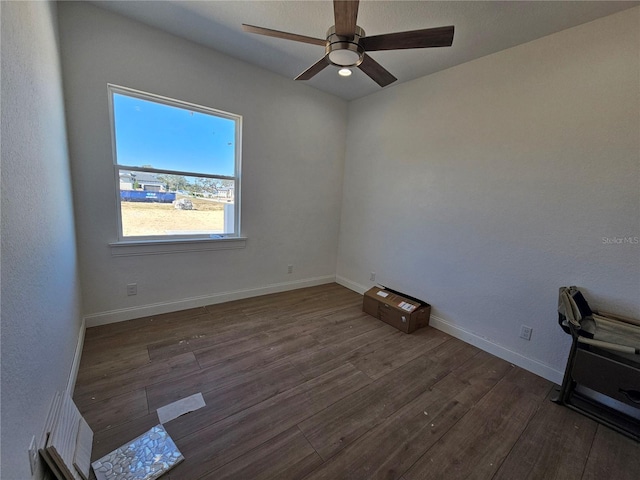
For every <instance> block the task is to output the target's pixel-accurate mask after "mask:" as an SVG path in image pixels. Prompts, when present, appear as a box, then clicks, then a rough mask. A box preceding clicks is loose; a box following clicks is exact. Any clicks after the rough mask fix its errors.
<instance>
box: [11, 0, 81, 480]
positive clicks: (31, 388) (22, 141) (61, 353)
mask: <svg viewBox="0 0 640 480" xmlns="http://www.w3.org/2000/svg"><path fill="white" fill-rule="evenodd" d="M1 30H2V39H1V44H2V54H1V57H2V68H1V71H2V90H1V96H2V115H1V116H2V119H1V122H2V195H1V198H2V440H1V443H2V468H1V471H0V477H1V478H3V479H4V478H6V479H26V478H30V477H31V475H30V470H29V462H28V457H27V449H28V447H29V442H30V441H31V437H32V435H36V438H38V439H39V437H40V435H41V433H42V430H43V428H44V422H45V418H46V415H47V413H48V410H49V405H50V402H51V400H52V399H53V396H54V393H55V392H56V390H64V389H66V387H67V381H68V379H69V374H70V371H71V366H72V362H73V358H74V352H75V348H76V343H77V340H78V335H79V332H80V327H81V305H80V291H79V277H78V274H77V262H76V241H75V233H74V220H73V203H72V198H71V181H70V174H69V161H68V154H67V139H66V131H65V119H64V109H63V107H64V105H63V99H62V83H61V78H60V64H59V56H58V45H57V44H58V39H57V26H56V13H55V4H50V3H45V2H2V27H1Z"/></svg>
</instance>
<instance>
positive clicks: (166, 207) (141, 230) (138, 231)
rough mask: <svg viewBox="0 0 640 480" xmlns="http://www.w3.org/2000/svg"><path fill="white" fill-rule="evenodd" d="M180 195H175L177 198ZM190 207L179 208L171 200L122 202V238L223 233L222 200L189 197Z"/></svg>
mask: <svg viewBox="0 0 640 480" xmlns="http://www.w3.org/2000/svg"><path fill="white" fill-rule="evenodd" d="M180 198H184V197H180V196H178V200H179V199H180ZM189 200H191V202H192V203H193V210H180V209H177V208H175V207H174V206H173V204H171V203H145V202H122V203H121V206H122V210H121V211H122V229H123V231H124V232H123V233H124V236H125V237H130V236H147V235H171V234H178V233H223V231H224V205H225V204H224V203H221V202H218V201H213V200H207V199H200V198H189Z"/></svg>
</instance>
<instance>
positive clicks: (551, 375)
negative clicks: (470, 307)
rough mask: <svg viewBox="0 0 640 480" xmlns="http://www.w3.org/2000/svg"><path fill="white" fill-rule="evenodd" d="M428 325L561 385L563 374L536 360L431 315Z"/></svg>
mask: <svg viewBox="0 0 640 480" xmlns="http://www.w3.org/2000/svg"><path fill="white" fill-rule="evenodd" d="M429 325H430V326H432V327H434V328H437V329H438V330H440V331H442V332H445V333H448V334H449V335H451V336H452V337H455V338H457V339H459V340H462V341H463V342H467V343H470V344H471V345H473V346H475V347H478V348H479V349H481V350H484V351H485V352H489V353H490V354H492V355H495V356H496V357H498V358H502V359H503V360H506V361H507V362H509V363H513V364H514V365H517V366H518V367H521V368H524V369H525V370H528V371H530V372H532V373H535V374H536V375H538V376H540V377H542V378H545V379H547V380H549V381H551V382H553V383H556V384H558V385H561V384H562V377H563V375H564V372H561V371H559V370H556V369H555V368H553V367H551V366H549V365H546V364H544V363H542V362H539V361H538V360H534V359H532V358H529V357H525V356H524V355H521V354H519V353H517V352H514V351H513V350H509V349H508V348H506V347H503V346H502V345H498V344H497V343H493V342H491V341H490V340H487V339H486V338H483V337H481V336H479V335H476V334H475V333H472V332H469V331H468V330H465V329H463V328H460V327H457V326H455V325H452V324H451V323H449V322H447V321H446V320H444V319H442V318H440V317H437V316H435V315H433V314H432V315H431V319H430V320H429Z"/></svg>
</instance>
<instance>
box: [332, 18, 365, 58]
mask: <svg viewBox="0 0 640 480" xmlns="http://www.w3.org/2000/svg"><path fill="white" fill-rule="evenodd" d="M335 31H336V30H335V26H333V27H331V28H330V29H329V30H328V31H327V45H326V47H325V53H326V55H327V59H328V60H329V63H331V64H332V65H335V66H336V67H357V66H358V65H360V64H361V63H362V61H363V60H364V48H363V47H362V46H361V45H360V43H359V42H360V38H361V37H363V36H364V30H363V29H362V28H360V27H356V32H355V34H354V37H353V38H348V37H341V36H339V35H336V33H335Z"/></svg>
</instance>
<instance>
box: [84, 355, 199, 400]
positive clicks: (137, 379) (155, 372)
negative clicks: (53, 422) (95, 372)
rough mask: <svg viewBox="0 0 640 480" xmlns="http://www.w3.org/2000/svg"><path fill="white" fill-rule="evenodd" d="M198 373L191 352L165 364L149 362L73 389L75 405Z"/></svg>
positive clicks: (164, 361) (197, 366)
mask: <svg viewBox="0 0 640 480" xmlns="http://www.w3.org/2000/svg"><path fill="white" fill-rule="evenodd" d="M199 369H200V366H199V365H198V362H197V361H196V357H195V355H194V354H193V353H192V352H188V353H184V354H182V355H177V356H175V357H172V358H169V359H167V360H162V361H157V362H149V363H147V364H145V365H143V366H141V367H137V368H132V369H129V370H125V371H120V372H116V373H115V374H109V375H103V376H102V377H98V378H94V379H92V380H91V381H87V382H85V383H81V384H79V385H77V386H76V389H75V392H74V397H73V399H74V401H75V402H76V405H78V407H80V406H83V407H86V406H87V405H90V404H92V403H96V402H100V401H103V400H106V399H108V398H111V397H115V396H118V395H121V394H123V393H126V392H128V391H131V390H137V389H139V388H144V387H145V386H148V385H153V384H154V383H158V382H163V381H167V380H171V379H174V378H180V377H182V376H184V375H187V374H188V373H190V372H194V371H197V370H199Z"/></svg>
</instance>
